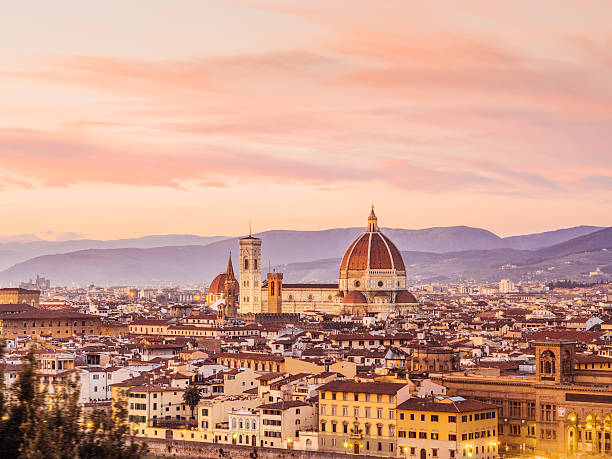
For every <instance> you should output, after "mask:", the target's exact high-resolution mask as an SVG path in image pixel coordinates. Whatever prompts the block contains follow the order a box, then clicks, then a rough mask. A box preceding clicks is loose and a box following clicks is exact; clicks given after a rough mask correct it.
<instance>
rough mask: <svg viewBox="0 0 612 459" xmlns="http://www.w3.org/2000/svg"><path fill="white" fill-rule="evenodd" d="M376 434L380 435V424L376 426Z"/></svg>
mask: <svg viewBox="0 0 612 459" xmlns="http://www.w3.org/2000/svg"><path fill="white" fill-rule="evenodd" d="M376 435H378V436H379V437H382V426H376Z"/></svg>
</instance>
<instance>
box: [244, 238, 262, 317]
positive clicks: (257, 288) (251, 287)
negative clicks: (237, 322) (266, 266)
mask: <svg viewBox="0 0 612 459" xmlns="http://www.w3.org/2000/svg"><path fill="white" fill-rule="evenodd" d="M239 245H240V313H241V314H248V313H251V312H252V313H259V312H262V310H261V239H259V238H256V237H253V236H252V235H251V234H249V236H248V237H243V238H242V239H240V241H239Z"/></svg>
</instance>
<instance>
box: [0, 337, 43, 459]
mask: <svg viewBox="0 0 612 459" xmlns="http://www.w3.org/2000/svg"><path fill="white" fill-rule="evenodd" d="M3 344H4V343H3ZM35 369H36V359H35V358H34V350H33V349H30V351H29V352H28V354H27V355H26V357H25V359H24V364H23V369H22V371H21V374H20V375H19V378H18V379H17V381H16V382H15V383H14V385H13V386H12V387H11V390H10V391H8V392H6V391H5V387H4V385H3V386H2V388H1V389H2V391H3V399H4V400H5V403H7V405H8V406H7V408H6V414H5V415H4V416H3V418H4V417H6V419H3V420H2V424H1V426H0V437H1V438H3V440H4V441H3V444H2V450H3V454H5V455H6V457H19V456H20V452H21V449H22V447H23V444H24V439H25V438H28V437H30V436H34V435H35V433H36V426H37V419H38V416H39V414H40V412H41V408H42V407H43V404H44V394H43V393H42V391H41V389H40V385H39V383H38V379H37V378H36V375H35ZM7 395H8V397H7Z"/></svg>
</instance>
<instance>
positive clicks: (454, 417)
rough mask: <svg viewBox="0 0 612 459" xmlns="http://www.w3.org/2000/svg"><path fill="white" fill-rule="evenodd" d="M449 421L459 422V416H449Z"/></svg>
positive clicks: (452, 422)
mask: <svg viewBox="0 0 612 459" xmlns="http://www.w3.org/2000/svg"><path fill="white" fill-rule="evenodd" d="M448 422H450V423H451V424H454V423H456V422H457V416H449V417H448Z"/></svg>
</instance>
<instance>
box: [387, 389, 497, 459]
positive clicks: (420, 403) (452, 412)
mask: <svg viewBox="0 0 612 459" xmlns="http://www.w3.org/2000/svg"><path fill="white" fill-rule="evenodd" d="M497 410H498V409H497V406H495V405H492V404H490V403H484V402H480V401H477V400H466V399H464V398H462V397H441V396H438V397H422V398H421V397H419V398H410V399H408V400H406V401H404V402H403V403H401V404H399V405H398V407H397V448H398V453H399V455H400V456H401V457H405V458H409V459H455V458H472V459H495V458H496V457H497V455H498V444H497V421H498V415H497Z"/></svg>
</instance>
